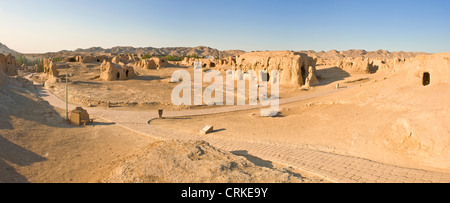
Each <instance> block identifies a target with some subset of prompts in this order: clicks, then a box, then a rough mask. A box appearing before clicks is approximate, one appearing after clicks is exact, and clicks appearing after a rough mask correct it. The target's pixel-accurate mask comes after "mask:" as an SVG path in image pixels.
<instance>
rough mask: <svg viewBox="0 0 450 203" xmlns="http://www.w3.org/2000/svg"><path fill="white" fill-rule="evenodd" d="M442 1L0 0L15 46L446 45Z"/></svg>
mask: <svg viewBox="0 0 450 203" xmlns="http://www.w3.org/2000/svg"><path fill="white" fill-rule="evenodd" d="M449 11H450V1H447V0H428V1H425V0H408V1H406V0H394V1H392V0H390V1H387V0H383V1H360V0H358V1H357V0H318V1H303V0H278V1H276V0H239V1H235V0H209V1H207V0H191V1H187V0H164V1H162V0H147V1H144V0H129V1H106V0H90V1H87V0H80V1H70V0H62V1H61V0H59V1H57V0H40V1H36V0H14V1H11V0H0V19H1V20H0V27H1V29H0V42H1V43H3V44H5V45H7V46H8V47H9V48H11V49H14V50H16V51H18V52H21V53H45V52H56V51H60V50H75V49H77V48H90V47H103V48H111V47H115V46H133V47H156V48H160V47H196V46H208V47H212V48H216V49H219V50H235V49H239V50H245V51H261V50H295V51H300V50H315V51H328V50H332V49H335V50H349V49H364V50H368V51H375V50H378V49H384V50H389V51H411V52H412V51H413V52H430V53H437V52H450V12H449Z"/></svg>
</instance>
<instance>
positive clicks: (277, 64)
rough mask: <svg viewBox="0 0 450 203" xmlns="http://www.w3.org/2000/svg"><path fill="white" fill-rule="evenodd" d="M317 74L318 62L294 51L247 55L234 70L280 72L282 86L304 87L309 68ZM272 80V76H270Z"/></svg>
mask: <svg viewBox="0 0 450 203" xmlns="http://www.w3.org/2000/svg"><path fill="white" fill-rule="evenodd" d="M309 67H312V70H313V72H314V73H315V72H316V70H315V67H316V60H315V59H313V58H312V57H309V56H308V55H306V54H303V53H297V52H293V51H265V52H251V53H245V54H242V55H240V56H238V57H237V58H236V64H235V65H234V66H233V67H232V68H233V70H242V71H244V72H247V71H249V70H253V71H256V72H259V71H266V72H267V73H268V74H270V73H271V72H272V70H278V71H279V76H280V84H295V85H299V86H302V85H304V84H305V81H306V78H307V77H308V68H309ZM269 78H270V75H269Z"/></svg>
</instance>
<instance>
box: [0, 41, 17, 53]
mask: <svg viewBox="0 0 450 203" xmlns="http://www.w3.org/2000/svg"><path fill="white" fill-rule="evenodd" d="M0 53H3V54H14V55H17V54H19V52H17V51H14V50H12V49H10V48H8V47H7V46H6V45H4V44H2V43H1V42H0Z"/></svg>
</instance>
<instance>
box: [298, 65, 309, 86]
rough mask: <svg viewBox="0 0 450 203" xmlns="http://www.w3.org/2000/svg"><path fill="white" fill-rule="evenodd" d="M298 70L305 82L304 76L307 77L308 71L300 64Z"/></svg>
mask: <svg viewBox="0 0 450 203" xmlns="http://www.w3.org/2000/svg"><path fill="white" fill-rule="evenodd" d="M300 70H301V71H302V81H303V83H305V81H306V78H307V77H308V72H306V68H305V66H302V67H301V68H300Z"/></svg>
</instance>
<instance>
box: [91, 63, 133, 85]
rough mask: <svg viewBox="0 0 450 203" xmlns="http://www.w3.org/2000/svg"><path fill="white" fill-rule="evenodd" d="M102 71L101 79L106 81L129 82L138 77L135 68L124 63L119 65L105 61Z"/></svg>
mask: <svg viewBox="0 0 450 203" xmlns="http://www.w3.org/2000/svg"><path fill="white" fill-rule="evenodd" d="M100 71H101V73H100V79H102V80H104V81H114V80H127V79H129V78H134V77H136V73H135V72H134V68H133V67H132V66H126V65H125V64H123V63H119V64H117V63H111V62H106V61H104V62H103V63H102V65H101V67H100Z"/></svg>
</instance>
